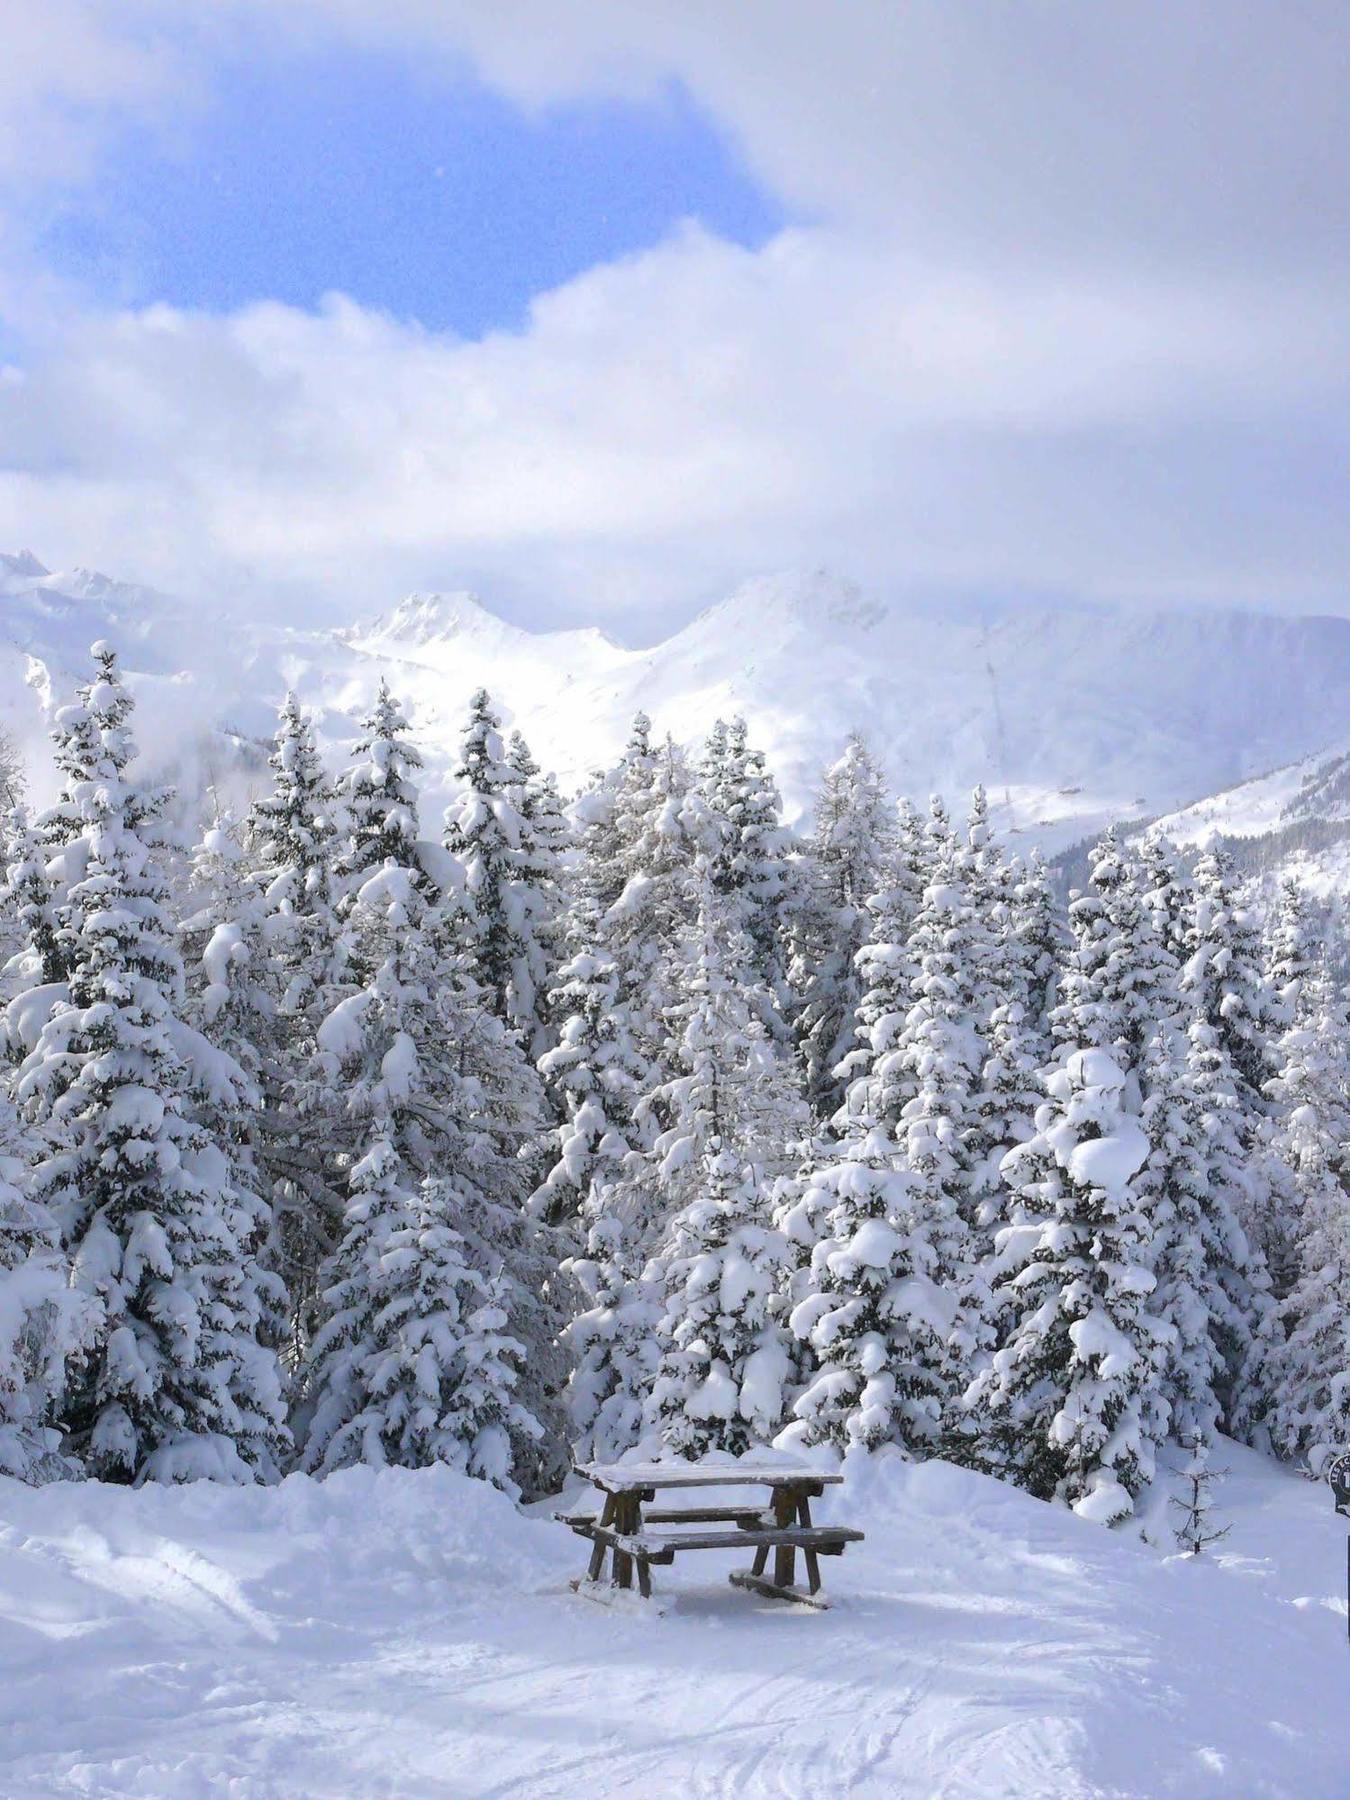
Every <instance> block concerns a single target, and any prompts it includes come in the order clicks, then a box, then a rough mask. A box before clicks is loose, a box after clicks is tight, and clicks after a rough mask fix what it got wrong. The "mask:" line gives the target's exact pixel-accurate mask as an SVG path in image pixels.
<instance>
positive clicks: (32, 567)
mask: <svg viewBox="0 0 1350 1800" xmlns="http://www.w3.org/2000/svg"><path fill="white" fill-rule="evenodd" d="M50 572H51V571H50V570H48V569H45V568H44V567H43V566H42V564H41V563H40V562H39V561H38V559H37V558H36V556H34V555H33V552H32V551H31V550H19V551H17V552H13V553H11V554H8V555H7V554H6V553H5V552H4V551H0V575H8V576H12V577H13V578H14V579H15V580H16V581H40V580H41V579H42V577H43V576H44V575H48V574H50Z"/></svg>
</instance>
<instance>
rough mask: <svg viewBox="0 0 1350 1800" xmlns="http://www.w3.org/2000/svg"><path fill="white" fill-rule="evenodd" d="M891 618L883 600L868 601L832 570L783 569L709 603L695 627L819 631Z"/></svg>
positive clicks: (866, 627)
mask: <svg viewBox="0 0 1350 1800" xmlns="http://www.w3.org/2000/svg"><path fill="white" fill-rule="evenodd" d="M885 616H886V608H885V607H884V606H883V605H882V604H881V602H880V601H878V600H872V599H869V598H868V597H867V596H866V595H865V594H864V593H863V591H862V589H861V588H860V587H859V586H858V584H857V582H855V581H849V580H847V579H846V578H845V577H843V576H841V575H835V574H833V573H832V572H831V571H830V570H829V569H823V568H821V569H811V570H784V571H782V572H781V573H779V574H776V575H760V576H756V577H755V578H754V579H753V580H752V581H747V582H744V583H743V584H742V585H741V586H740V587H738V588H737V589H736V591H735V593H734V594H732V595H731V596H730V597H729V598H728V599H726V600H722V601H719V602H718V604H717V605H716V606H710V607H709V608H708V609H707V610H706V611H705V612H702V613H700V614H699V616H698V618H697V619H695V620H694V623H693V625H692V626H690V627H689V629H690V630H691V631H695V630H698V629H699V627H700V626H704V625H705V624H712V623H714V622H715V623H717V624H718V625H723V626H733V627H734V628H735V629H736V630H737V631H740V630H743V629H744V628H745V627H746V626H747V625H750V624H754V625H755V626H756V627H764V626H774V625H777V626H782V625H784V624H789V623H790V624H796V625H800V626H804V627H806V628H807V629H809V630H813V631H819V630H820V629H821V628H822V627H828V628H830V629H832V630H834V631H836V632H837V631H850V632H852V631H861V632H868V631H872V630H873V629H874V628H875V627H876V626H877V625H879V624H880V623H881V621H882V620H883V619H884V618H885Z"/></svg>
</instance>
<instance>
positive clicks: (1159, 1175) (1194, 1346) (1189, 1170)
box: [1137, 1021, 1252, 1444]
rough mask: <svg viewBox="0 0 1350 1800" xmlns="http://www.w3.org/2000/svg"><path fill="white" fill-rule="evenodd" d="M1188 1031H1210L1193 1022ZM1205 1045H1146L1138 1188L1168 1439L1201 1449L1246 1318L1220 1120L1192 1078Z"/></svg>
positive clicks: (1159, 1041) (1240, 1359)
mask: <svg viewBox="0 0 1350 1800" xmlns="http://www.w3.org/2000/svg"><path fill="white" fill-rule="evenodd" d="M1194 1030H1195V1031H1196V1033H1197V1034H1202V1033H1204V1032H1205V1031H1206V1030H1207V1027H1205V1026H1203V1025H1202V1024H1200V1023H1199V1022H1198V1021H1197V1023H1196V1025H1195V1027H1194ZM1204 1047H1205V1046H1204V1042H1203V1038H1202V1037H1200V1036H1197V1038H1196V1039H1195V1041H1194V1044H1193V1046H1192V1047H1191V1048H1192V1058H1190V1059H1188V1058H1187V1057H1186V1055H1185V1051H1186V1048H1187V1047H1186V1045H1185V1041H1184V1040H1180V1039H1178V1038H1176V1037H1175V1036H1174V1035H1173V1034H1171V1033H1170V1032H1162V1033H1159V1034H1158V1035H1157V1036H1156V1037H1155V1038H1154V1039H1153V1040H1152V1041H1151V1042H1150V1044H1149V1046H1148V1051H1147V1061H1146V1071H1145V1073H1146V1084H1147V1090H1148V1097H1147V1098H1146V1099H1145V1101H1144V1104H1143V1108H1142V1111H1141V1114H1140V1119H1139V1124H1140V1128H1141V1129H1142V1131H1143V1132H1144V1135H1145V1137H1146V1138H1147V1139H1148V1143H1149V1150H1148V1157H1147V1160H1146V1162H1145V1163H1144V1166H1143V1168H1142V1169H1141V1171H1140V1173H1139V1175H1138V1178H1137V1186H1138V1188H1139V1192H1140V1195H1141V1198H1142V1199H1143V1203H1144V1206H1145V1208H1146V1210H1147V1213H1148V1216H1149V1218H1150V1219H1151V1221H1152V1227H1153V1231H1152V1243H1151V1245H1150V1246H1149V1254H1150V1260H1151V1263H1152V1267H1153V1273H1154V1279H1155V1283H1156V1286H1155V1288H1154V1291H1153V1296H1152V1301H1151V1305H1152V1309H1153V1311H1154V1312H1155V1313H1156V1315H1157V1316H1158V1318H1159V1319H1161V1320H1163V1321H1164V1322H1165V1323H1166V1325H1167V1326H1168V1328H1169V1342H1168V1352H1167V1371H1166V1376H1165V1381H1164V1392H1165V1393H1166V1396H1167V1400H1168V1403H1169V1409H1170V1417H1171V1432H1172V1435H1173V1437H1174V1438H1176V1440H1177V1441H1178V1442H1182V1443H1205V1444H1208V1443H1210V1442H1212V1441H1213V1438H1214V1435H1215V1433H1216V1431H1217V1430H1218V1429H1219V1424H1220V1421H1221V1419H1222V1417H1223V1415H1224V1411H1225V1395H1226V1392H1227V1389H1228V1385H1229V1382H1228V1376H1229V1374H1230V1368H1229V1364H1230V1361H1232V1362H1236V1363H1237V1364H1238V1367H1239V1368H1240V1367H1241V1366H1242V1364H1243V1363H1245V1358H1246V1354H1247V1353H1248V1351H1249V1349H1250V1343H1251V1326H1252V1318H1251V1314H1250V1312H1249V1311H1248V1310H1246V1309H1244V1307H1243V1306H1242V1304H1241V1292H1242V1284H1243V1282H1244V1280H1245V1277H1246V1273H1247V1271H1246V1263H1247V1255H1248V1253H1247V1246H1246V1240H1245V1238H1244V1237H1243V1235H1242V1230H1241V1227H1240V1226H1239V1225H1238V1223H1237V1220H1236V1218H1235V1217H1234V1215H1233V1213H1232V1211H1231V1209H1230V1208H1229V1206H1228V1204H1227V1194H1226V1190H1225V1187H1224V1183H1223V1179H1222V1170H1220V1169H1218V1168H1216V1167H1215V1165H1214V1158H1213V1150H1214V1148H1216V1147H1218V1146H1217V1145H1216V1143H1215V1137H1214V1135H1213V1134H1214V1133H1215V1132H1216V1130H1217V1129H1221V1126H1222V1121H1221V1120H1219V1119H1216V1118H1215V1116H1214V1114H1213V1111H1212V1110H1211V1109H1210V1108H1208V1107H1207V1106H1206V1104H1205V1101H1206V1096H1205V1094H1204V1093H1203V1092H1202V1090H1201V1089H1200V1087H1199V1086H1198V1084H1197V1082H1196V1080H1195V1075H1194V1066H1195V1062H1198V1058H1199V1055H1200V1053H1201V1052H1202V1051H1203V1049H1204ZM1192 1059H1194V1061H1193V1060H1192ZM1220 1142H1221V1140H1220Z"/></svg>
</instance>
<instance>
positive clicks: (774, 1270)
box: [648, 1143, 793, 1458]
mask: <svg viewBox="0 0 1350 1800" xmlns="http://www.w3.org/2000/svg"><path fill="white" fill-rule="evenodd" d="M701 1176H702V1179H701V1181H700V1190H701V1191H700V1192H699V1194H698V1196H697V1197H696V1198H695V1199H694V1200H692V1201H691V1202H690V1203H689V1205H688V1206H686V1207H685V1208H684V1209H683V1210H682V1212H681V1213H680V1214H679V1216H678V1217H677V1218H676V1220H675V1221H674V1224H673V1226H672V1229H671V1234H670V1243H669V1247H668V1249H667V1251H666V1254H665V1256H664V1258H663V1267H662V1289H663V1292H662V1300H663V1303H664V1305H663V1312H662V1317H661V1320H660V1323H659V1325H658V1326H657V1341H658V1344H659V1347H660V1357H661V1360H660V1365H659V1367H658V1369H657V1372H656V1378H655V1380H654V1382H653V1384H652V1390H651V1399H650V1403H649V1406H648V1418H649V1420H650V1421H651V1424H652V1426H653V1428H654V1429H655V1430H656V1431H657V1432H658V1433H659V1435H660V1438H661V1441H662V1443H663V1445H664V1446H665V1447H666V1449H668V1450H671V1451H673V1452H674V1453H675V1454H676V1455H677V1456H687V1457H693V1458H699V1457H702V1456H706V1455H707V1454H708V1452H709V1451H714V1450H717V1451H724V1452H726V1453H728V1454H730V1455H733V1456H739V1455H742V1454H743V1453H744V1452H745V1451H746V1450H748V1449H750V1448H751V1447H752V1446H754V1445H756V1444H763V1443H767V1442H768V1441H769V1439H770V1438H771V1437H772V1436H773V1434H774V1433H775V1432H776V1431H777V1429H778V1427H779V1425H780V1424H781V1423H782V1419H783V1413H784V1408H785V1389H786V1387H787V1385H788V1383H789V1381H790V1379H791V1376H792V1374H793V1358H792V1356H791V1355H790V1353H789V1349H788V1344H787V1334H786V1333H785V1331H784V1330H783V1328H782V1326H781V1324H780V1323H779V1322H778V1320H777V1319H776V1317H775V1304H774V1303H775V1296H776V1294H777V1293H778V1291H779V1288H780V1287H781V1284H782V1278H783V1271H784V1267H785V1261H786V1252H785V1246H784V1244H783V1240H782V1238H781V1237H780V1235H779V1234H778V1233H777V1232H776V1231H775V1230H774V1229H773V1227H772V1225H771V1224H770V1222H769V1217H768V1207H767V1203H766V1198H765V1194H764V1190H763V1186H762V1183H761V1180H760V1179H759V1178H758V1177H757V1175H756V1174H755V1172H754V1171H753V1170H752V1169H747V1168H746V1167H745V1166H744V1165H743V1164H741V1163H740V1161H739V1160H738V1159H737V1158H736V1157H735V1156H732V1155H730V1154H728V1153H726V1152H724V1151H723V1150H722V1149H721V1148H720V1145H717V1144H715V1143H714V1144H710V1145H709V1147H708V1150H707V1152H706V1153H705V1155H704V1157H703V1158H702V1159H701Z"/></svg>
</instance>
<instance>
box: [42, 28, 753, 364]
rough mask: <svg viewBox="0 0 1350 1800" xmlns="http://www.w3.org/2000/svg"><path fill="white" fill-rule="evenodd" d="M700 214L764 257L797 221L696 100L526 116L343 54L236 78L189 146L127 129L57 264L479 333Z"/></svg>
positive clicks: (156, 292)
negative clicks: (332, 296) (323, 300)
mask: <svg viewBox="0 0 1350 1800" xmlns="http://www.w3.org/2000/svg"><path fill="white" fill-rule="evenodd" d="M685 218H694V219H697V220H699V221H700V222H701V223H702V224H703V225H704V226H705V227H707V229H709V230H710V231H712V232H714V233H716V234H717V235H719V236H721V237H724V238H727V239H729V240H731V241H733V242H735V243H738V244H743V245H745V246H747V247H750V248H755V247H758V246H759V245H760V244H762V243H763V242H765V241H766V240H767V239H768V238H769V237H771V236H772V235H773V234H774V232H775V231H777V230H778V229H780V228H781V227H782V225H784V224H785V223H786V222H787V215H786V214H785V212H784V211H783V209H782V208H781V207H780V206H779V204H778V203H777V202H776V201H775V200H774V199H773V197H772V196H771V195H769V194H767V193H766V192H765V191H764V190H763V189H762V188H761V187H760V186H759V185H758V184H757V183H756V182H755V181H754V179H753V178H752V177H751V175H750V174H749V173H748V171H747V170H746V168H745V167H744V165H743V164H742V162H741V160H740V159H739V157H738V156H737V154H736V151H735V149H734V147H733V146H732V145H730V144H729V143H728V142H727V141H726V140H725V139H724V138H723V137H722V136H721V135H719V133H718V132H717V131H716V130H715V128H714V127H713V125H712V124H711V122H710V121H709V120H708V119H707V117H706V116H705V115H703V114H702V113H701V112H700V111H699V110H698V108H697V107H695V106H694V104H693V103H692V101H691V100H690V99H689V97H688V95H687V94H686V93H684V92H683V90H681V89H679V88H678V87H674V86H672V87H671V88H670V89H668V90H667V91H666V92H665V93H664V94H663V95H662V96H661V97H660V98H659V99H657V100H655V101H653V102H651V103H649V104H636V103H624V102H618V101H588V102H585V103H578V104H575V105H569V106H565V107H551V108H549V109H547V110H545V111H543V112H541V113H538V114H527V113H525V112H522V111H521V110H520V109H518V108H517V107H515V106H514V105H513V104H511V102H509V101H507V100H504V99H502V98H501V97H500V96H498V95H496V94H494V93H492V92H491V91H490V90H488V89H487V88H485V87H484V86H483V85H482V84H481V83H479V82H477V81H476V80H474V79H473V78H472V77H471V76H469V75H467V74H465V75H462V76H461V77H459V78H458V79H455V80H452V81H447V80H445V79H444V78H443V77H433V76H431V75H426V76H423V75H420V74H419V73H418V71H417V70H415V69H413V68H410V66H409V65H408V63H407V62H406V61H405V60H403V59H400V58H397V57H393V56H388V57H385V56H378V55H372V54H370V53H369V52H362V53H361V54H359V55H358V54H354V53H348V52H343V53H338V52H329V53H325V54H323V55H315V56H308V57H306V58H305V59H304V60H303V61H301V60H297V59H287V60H282V61H274V60H270V59H268V60H264V59H258V60H257V61H256V62H255V63H253V64H251V65H244V64H242V63H235V64H233V65H232V66H230V67H227V68H225V69H222V70H221V71H219V75H218V80H217V82H216V90H215V95H214V98H213V100H212V102H211V103H210V105H209V109H208V110H207V111H206V112H205V113H204V114H202V115H201V116H200V117H199V118H196V119H193V120H191V121H189V122H187V123H186V124H185V126H184V128H183V130H182V131H181V132H180V133H179V134H177V138H176V141H166V139H165V137H164V135H163V134H162V133H161V134H154V133H152V132H151V131H150V130H149V129H147V128H137V129H136V130H134V131H131V132H128V134H127V135H126V136H125V137H124V138H123V139H122V141H121V142H120V144H119V145H118V147H117V148H116V150H115V151H114V152H113V154H112V155H111V156H110V157H109V158H108V159H107V160H106V161H105V163H104V165H103V167H102V169H101V170H100V172H99V175H98V178H97V179H96V181H95V182H93V183H92V184H91V185H90V186H89V187H88V188H85V189H82V190H80V191H78V192H74V193H70V194H67V195H65V196H64V197H63V198H62V200H61V202H60V204H59V205H58V206H57V207H56V208H55V209H54V210H53V212H52V214H51V215H50V217H49V220H48V222H47V225H46V229H45V232H44V236H43V245H42V247H43V251H44V254H45V255H46V257H47V258H48V259H49V261H50V262H51V263H52V264H53V265H54V266H55V267H56V268H57V269H58V270H60V271H61V272H62V273H63V274H65V275H66V276H68V277H72V278H74V279H76V280H78V281H80V282H81V283H82V284H84V285H85V286H86V287H87V288H88V289H89V290H91V291H92V293H93V295H94V296H95V297H96V298H98V299H99V300H102V301H107V302H112V303H115V304H119V305H144V304H147V303H149V302H152V301H167V302H169V303H171V304H174V305H178V306H183V307H193V308H202V309H205V310H208V311H227V310H231V309H233V308H235V307H238V306H240V305H244V304H246V303H248V302H249V301H252V300H258V299H264V298H267V299H274V300H282V301H286V302H289V303H290V304H293V305H296V306H302V307H307V308H312V307H313V306H314V305H315V304H316V302H317V301H318V300H319V299H320V297H321V296H322V295H323V294H324V293H326V292H328V291H330V290H333V289H337V290H339V291H341V292H343V293H345V294H349V295H351V296H352V297H353V298H354V299H355V300H357V301H359V302H361V303H363V304H365V305H369V306H376V307H381V308H385V309H387V310H389V311H391V312H393V313H395V314H397V315H399V316H401V317H409V316H410V317H413V318H416V319H418V320H420V321H421V322H422V323H423V324H425V325H427V326H430V327H432V328H433V329H450V330H453V331H456V332H459V333H461V334H463V335H465V336H470V337H472V336H477V335H480V334H481V333H483V332H485V331H487V330H490V329H492V328H494V327H507V328H510V327H515V326H518V325H520V324H521V323H523V321H524V318H525V314H526V311H527V308H528V305H529V301H530V299H531V298H532V297H533V296H534V295H536V294H538V293H541V292H543V291H545V290H547V289H549V288H552V287H555V286H557V285H558V284H559V283H561V282H564V281H566V280H568V279H569V278H570V277H572V276H574V275H577V274H579V273H580V272H581V271H582V270H584V269H587V268H590V267H592V266H593V265H594V264H596V263H601V262H608V261H611V260H613V259H614V258H615V257H618V256H621V255H624V254H626V253H630V252H634V251H639V250H643V249H647V248H649V247H650V246H651V245H653V244H655V243H657V242H659V241H660V240H661V239H662V238H663V237H665V236H666V235H667V233H668V232H669V231H670V230H671V228H672V227H673V226H674V225H676V224H677V222H678V221H680V220H681V219H685Z"/></svg>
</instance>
